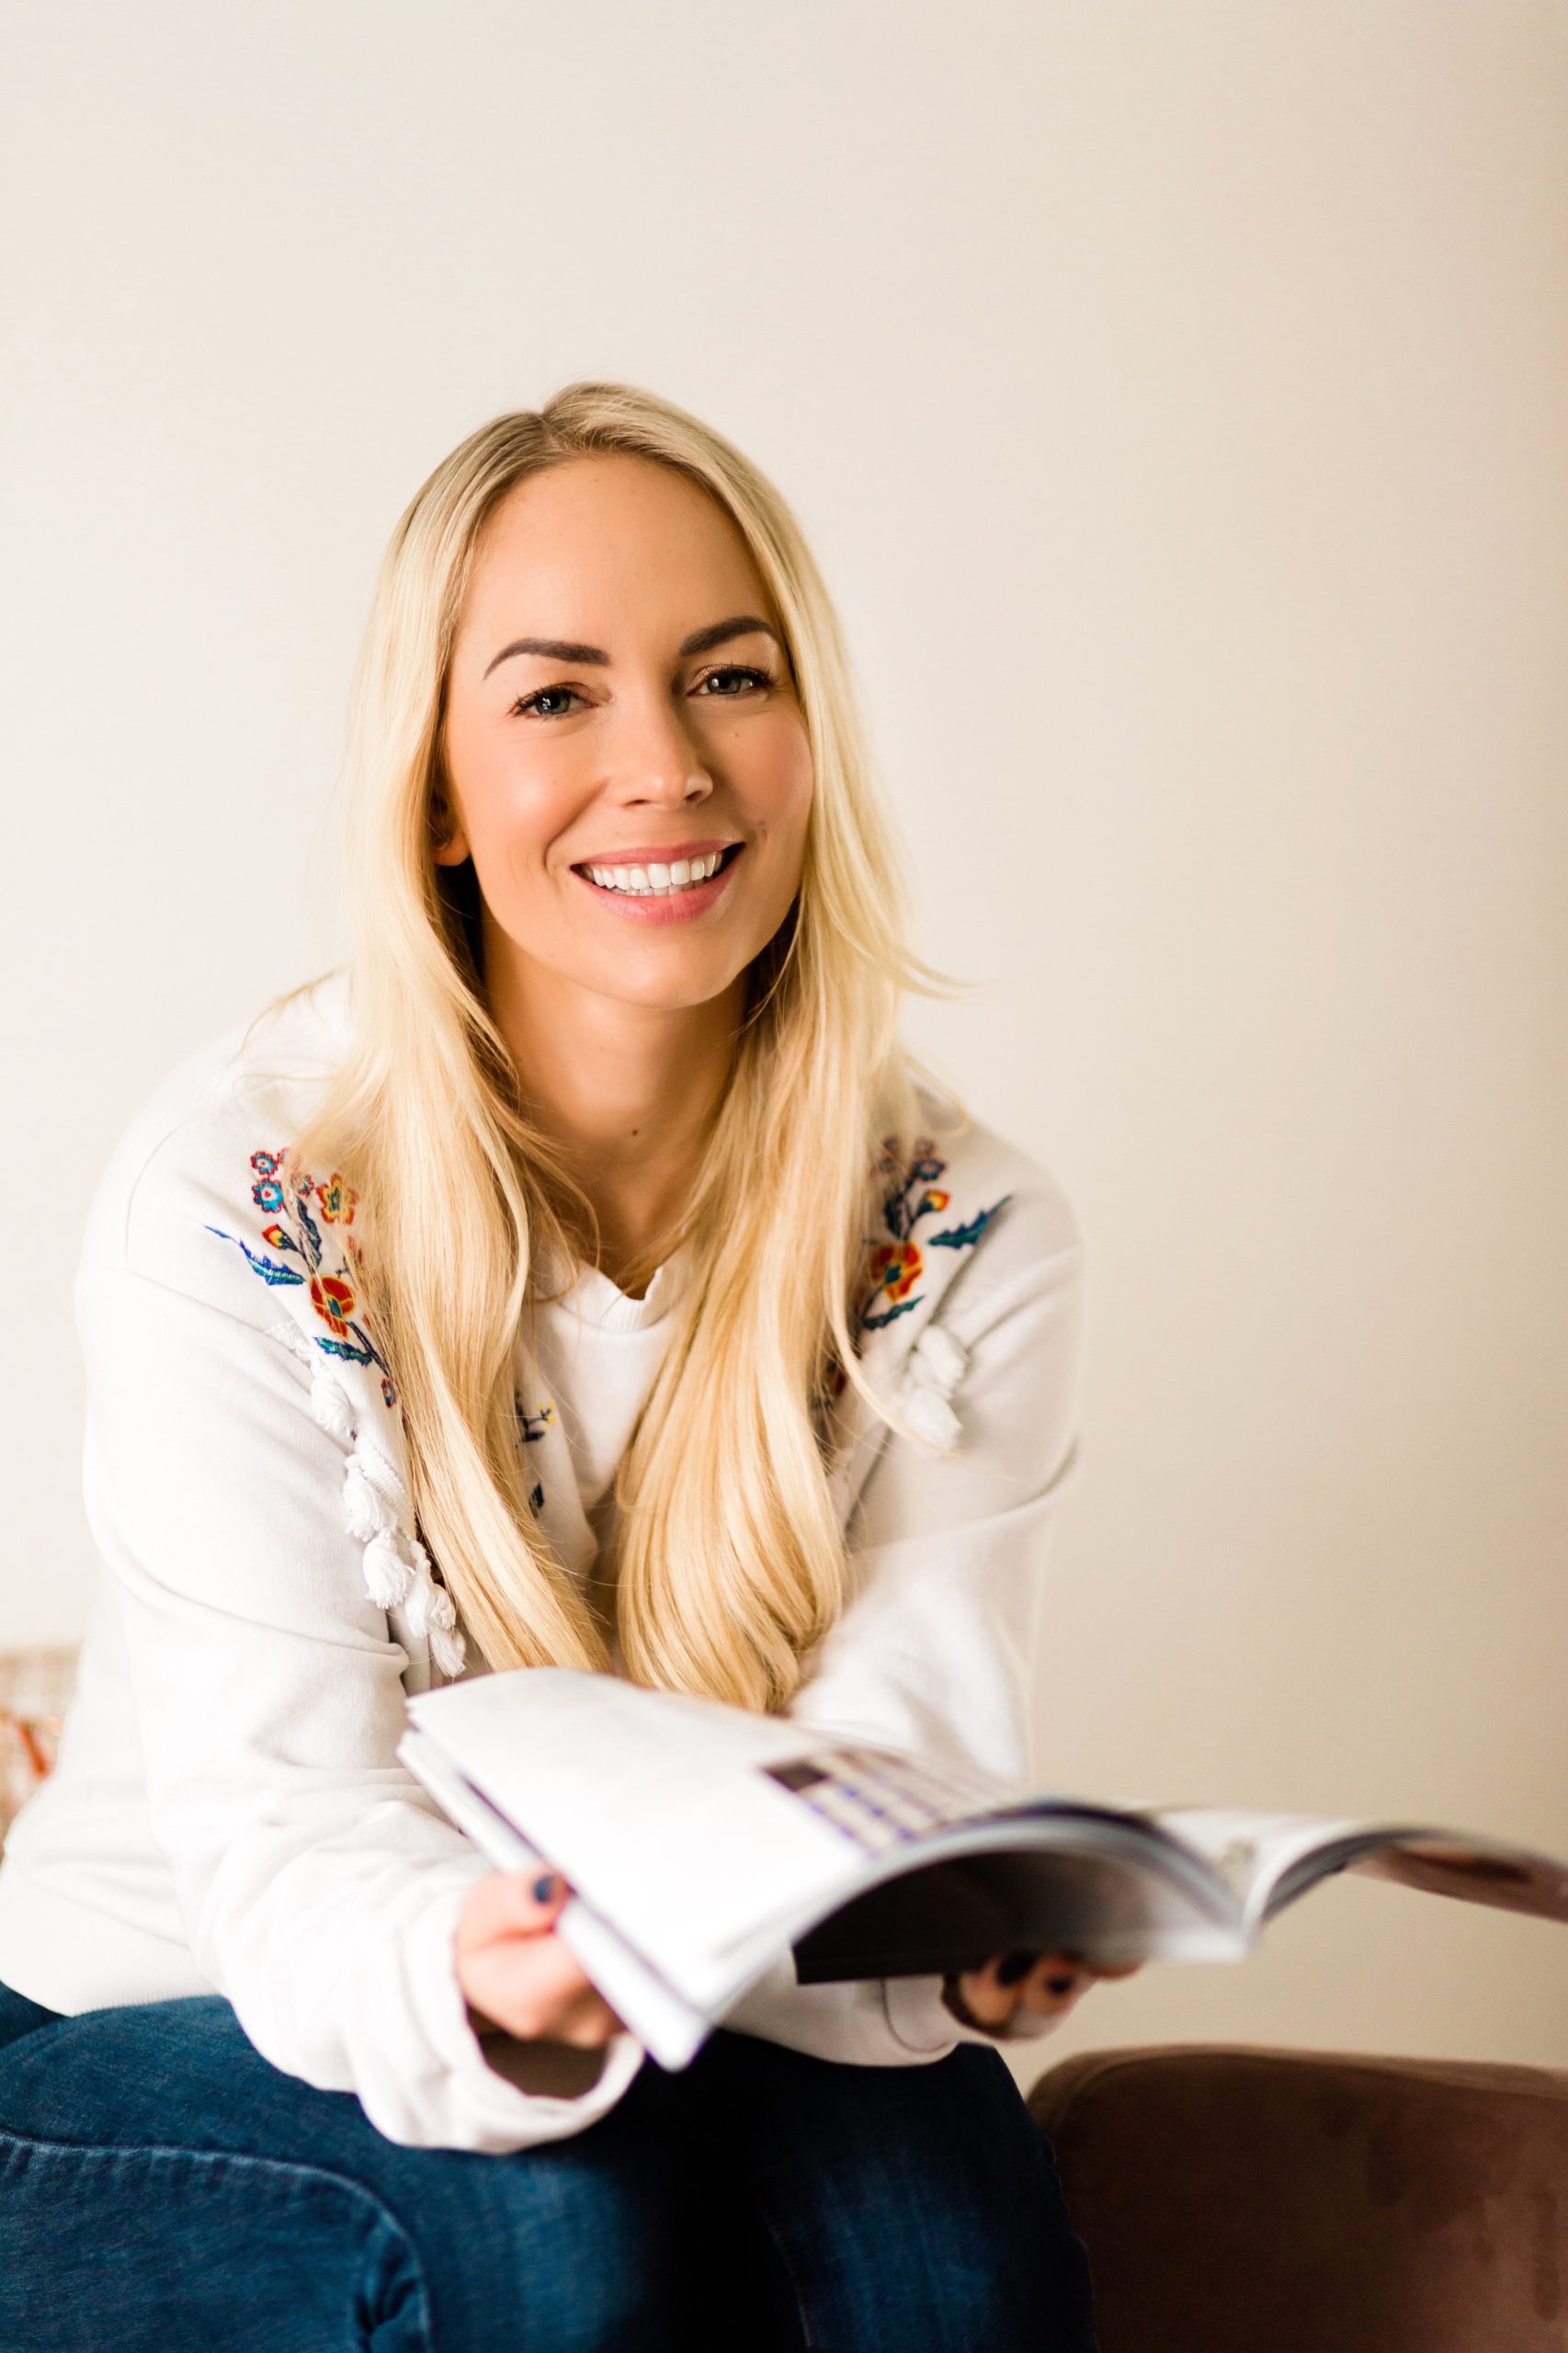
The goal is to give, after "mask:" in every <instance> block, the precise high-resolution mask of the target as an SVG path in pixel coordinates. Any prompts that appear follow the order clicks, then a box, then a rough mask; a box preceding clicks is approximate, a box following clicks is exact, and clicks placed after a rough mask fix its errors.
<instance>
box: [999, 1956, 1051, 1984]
mask: <svg viewBox="0 0 1568 2353" xmlns="http://www.w3.org/2000/svg"><path fill="white" fill-rule="evenodd" d="M1039 1959H1040V1955H1039V1953H1037V1952H1009V1953H1005V1954H1004V1955H1003V1957H1002V1959H1001V1960H1000V1961H998V1962H997V1964H996V1983H997V1984H998V1985H1016V1984H1017V1982H1018V1980H1019V1978H1020V1977H1027V1976H1028V1973H1029V1972H1030V1970H1031V1969H1032V1968H1033V1967H1034V1965H1035V1962H1036V1961H1038V1960H1039Z"/></svg>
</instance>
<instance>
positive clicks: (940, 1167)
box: [860, 1086, 1084, 1330]
mask: <svg viewBox="0 0 1568 2353" xmlns="http://www.w3.org/2000/svg"><path fill="white" fill-rule="evenodd" d="M917 1102H918V1108H919V1110H920V1114H921V1126H920V1131H919V1132H918V1134H916V1135H915V1137H914V1138H912V1139H902V1140H894V1139H892V1138H889V1139H887V1140H886V1141H885V1143H884V1148H883V1156H882V1162H881V1171H880V1176H881V1199H880V1231H879V1232H877V1233H874V1234H873V1235H872V1236H871V1237H870V1239H869V1257H868V1261H867V1274H868V1286H869V1290H870V1291H871V1292H872V1293H874V1294H875V1295H874V1296H873V1297H870V1298H869V1300H865V1301H863V1302H862V1308H861V1318H860V1320H861V1324H862V1327H863V1328H869V1329H871V1330H875V1329H877V1328H879V1327H880V1326H881V1325H884V1324H892V1323H893V1321H894V1320H895V1319H902V1318H903V1317H905V1316H907V1317H910V1318H911V1319H912V1320H913V1321H915V1322H918V1321H919V1320H920V1319H919V1316H918V1309H919V1306H920V1304H921V1302H922V1299H923V1297H924V1296H926V1295H929V1294H932V1293H933V1292H937V1293H940V1294H942V1295H943V1297H942V1321H943V1322H944V1323H946V1324H952V1323H953V1322H955V1321H960V1320H969V1319H971V1317H973V1316H974V1315H975V1314H977V1313H978V1314H983V1315H990V1314H992V1313H996V1312H997V1311H998V1309H999V1308H1001V1307H1002V1306H1004V1305H1005V1304H1006V1302H1007V1301H1008V1300H1010V1299H1011V1297H1012V1296H1013V1294H1015V1293H1017V1295H1018V1296H1019V1297H1020V1298H1022V1297H1024V1296H1027V1295H1028V1293H1029V1292H1030V1291H1032V1290H1038V1289H1039V1288H1040V1286H1041V1285H1042V1284H1044V1283H1047V1282H1052V1281H1054V1282H1062V1281H1071V1280H1075V1279H1076V1276H1077V1272H1078V1269H1079V1267H1080V1265H1081V1262H1082V1258H1083V1254H1084V1235H1083V1229H1082V1226H1081V1223H1080V1222H1079V1219H1078V1216H1077V1213H1076V1211H1074V1207H1073V1204H1072V1202H1071V1200H1070V1199H1069V1198H1068V1196H1067V1194H1066V1192H1065V1190H1064V1189H1063V1188H1062V1184H1061V1183H1060V1181H1059V1180H1058V1178H1057V1177H1056V1176H1055V1175H1054V1174H1053V1173H1052V1171H1051V1169H1050V1168H1048V1167H1047V1166H1046V1165H1045V1164H1044V1162H1042V1161H1040V1160H1039V1159H1037V1158H1036V1157H1035V1155H1034V1154H1032V1153H1030V1152H1028V1151H1026V1150H1025V1148H1024V1147H1023V1146H1022V1145H1021V1144H1019V1143H1017V1142H1015V1141H1014V1140H1013V1139H1012V1138H1011V1137H1009V1136H1007V1135H1005V1134H1004V1133H1003V1132H1002V1131H1000V1130H998V1129H996V1128H994V1127H992V1126H991V1125H989V1124H988V1123H987V1122H986V1121H985V1120H979V1119H976V1118H975V1117H974V1116H973V1115H972V1114H967V1113H965V1112H963V1111H962V1110H961V1108H955V1107H954V1106H953V1105H952V1104H951V1103H949V1101H947V1100H946V1099H945V1098H944V1097H940V1096H937V1095H935V1094H933V1093H932V1092H930V1091H929V1090H928V1089H927V1088H926V1087H925V1086H921V1088H920V1089H919V1090H918V1095H917Z"/></svg>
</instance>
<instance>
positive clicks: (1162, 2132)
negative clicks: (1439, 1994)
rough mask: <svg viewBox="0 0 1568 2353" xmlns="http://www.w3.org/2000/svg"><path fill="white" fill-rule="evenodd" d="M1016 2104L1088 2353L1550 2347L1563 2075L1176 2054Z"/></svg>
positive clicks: (1062, 2079)
mask: <svg viewBox="0 0 1568 2353" xmlns="http://www.w3.org/2000/svg"><path fill="white" fill-rule="evenodd" d="M1029 2107H1030V2109H1031V2110H1032V2112H1033V2114H1034V2115H1035V2117H1036V2119H1037V2120H1038V2121H1039V2122H1040V2124H1041V2125H1042V2126H1043V2127H1044V2129H1045V2131H1046V2133H1047V2134H1048V2136H1049V2138H1050V2140H1051V2144H1052V2147H1053V2148H1054V2150H1055V2152H1056V2157H1057V2164H1058V2166H1059V2169H1060V2172H1061V2176H1062V2187H1063V2189H1064V2190H1065V2193H1066V2197H1067V2202H1068V2206H1069V2208H1070V2210H1071V2211H1072V2215H1073V2220H1074V2227H1075V2228H1076V2230H1077V2232H1078V2234H1079V2235H1080V2237H1081V2238H1082V2239H1083V2240H1084V2242H1085V2245H1086V2246H1087V2248H1088V2251H1089V2260H1090V2264H1091V2267H1092V2268H1093V2272H1094V2279H1095V2293H1096V2306H1095V2310H1096V2330H1097V2334H1098V2337H1099V2344H1100V2348H1101V2353H1559V2348H1561V2347H1564V2346H1568V2073H1565V2072H1559V2071H1557V2070H1554V2069H1547V2068H1534V2067H1504V2066H1486V2065H1460V2064H1458V2063H1450V2062H1448V2061H1443V2060H1424V2059H1381V2058H1358V2057H1354V2056H1349V2055H1342V2054H1340V2053H1337V2052H1333V2053H1331V2052H1306V2051H1267V2050H1244V2049H1232V2048H1227V2047H1224V2046H1213V2047H1203V2046H1196V2045H1177V2046H1173V2047H1170V2048H1167V2049H1149V2050H1128V2051H1101V2052H1085V2053H1082V2054H1080V2055H1079V2056H1077V2057H1075V2058H1072V2059H1067V2060H1064V2061H1062V2063H1061V2064H1060V2065H1059V2066H1057V2067H1054V2068H1052V2069H1051V2072H1050V2073H1049V2074H1048V2075H1044V2076H1043V2077H1042V2078H1041V2079H1040V2082H1039V2083H1038V2084H1037V2085H1036V2086H1035V2088H1034V2090H1033V2092H1032V2093H1031V2094H1030V2096H1029Z"/></svg>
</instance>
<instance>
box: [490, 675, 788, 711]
mask: <svg viewBox="0 0 1568 2353" xmlns="http://www.w3.org/2000/svg"><path fill="white" fill-rule="evenodd" d="M715 678H743V679H744V680H745V681H746V683H747V684H748V685H749V686H752V687H759V688H767V687H771V686H772V685H773V684H774V678H773V674H772V672H771V671H770V670H754V669H752V668H751V667H750V666H749V665H743V664H741V663H738V662H727V663H726V664H725V665H724V666H723V668H722V670H710V672H709V673H708V676H706V677H705V678H704V679H703V680H702V681H701V684H702V686H703V687H704V688H707V687H710V686H711V685H712V684H713V681H714V679H715ZM551 695H572V696H574V697H576V699H577V700H578V701H579V702H580V701H581V700H582V697H581V696H580V695H579V694H578V693H577V689H576V688H575V687H536V688H535V689H534V691H533V693H532V694H531V695H522V696H520V697H519V698H518V699H517V701H516V702H515V703H514V704H513V705H512V716H513V718H514V719H521V718H524V717H530V716H537V717H538V718H540V719H560V718H562V717H564V715H565V714H564V713H563V712H562V711H559V710H540V704H541V703H544V702H547V701H548V700H549V699H550V697H551ZM735 699H736V697H735V696H734V695H733V693H732V694H721V695H710V694H705V695H704V696H703V700H704V701H706V702H733V701H734V700H735Z"/></svg>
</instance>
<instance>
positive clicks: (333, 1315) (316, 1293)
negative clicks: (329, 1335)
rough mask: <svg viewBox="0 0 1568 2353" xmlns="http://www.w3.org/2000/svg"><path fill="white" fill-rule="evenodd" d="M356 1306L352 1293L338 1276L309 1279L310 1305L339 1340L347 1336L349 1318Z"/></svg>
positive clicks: (318, 1276)
mask: <svg viewBox="0 0 1568 2353" xmlns="http://www.w3.org/2000/svg"><path fill="white" fill-rule="evenodd" d="M358 1304H359V1302H358V1300H357V1299H356V1298H355V1296H354V1293H353V1291H352V1290H350V1289H349V1287H348V1285H347V1283H346V1282H344V1281H343V1280H342V1279H341V1278H340V1277H339V1276H337V1275H312V1277H311V1305H312V1307H313V1308H314V1309H315V1311H316V1313H317V1314H318V1315H319V1316H320V1317H321V1319H322V1321H323V1323H324V1324H330V1325H331V1327H332V1329H333V1330H334V1331H335V1333H336V1334H337V1336H338V1337H339V1339H347V1336H348V1324H349V1318H350V1317H351V1316H352V1314H353V1313H354V1311H355V1309H356V1308H357V1307H358Z"/></svg>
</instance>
